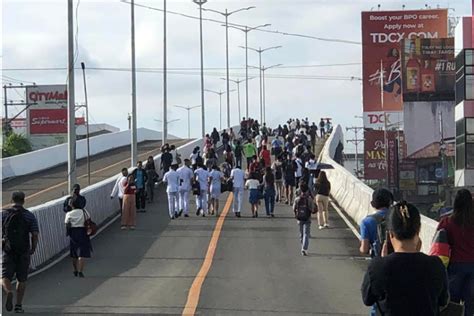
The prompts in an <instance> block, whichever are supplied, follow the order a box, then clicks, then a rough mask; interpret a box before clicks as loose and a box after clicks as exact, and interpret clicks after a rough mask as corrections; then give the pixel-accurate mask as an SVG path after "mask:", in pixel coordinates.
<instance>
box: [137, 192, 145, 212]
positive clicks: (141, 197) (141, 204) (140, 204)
mask: <svg viewBox="0 0 474 316" xmlns="http://www.w3.org/2000/svg"><path fill="white" fill-rule="evenodd" d="M135 199H136V200H135V206H136V207H137V211H138V210H144V209H145V203H146V201H145V200H146V198H145V188H141V189H138V188H137V191H136V193H135Z"/></svg>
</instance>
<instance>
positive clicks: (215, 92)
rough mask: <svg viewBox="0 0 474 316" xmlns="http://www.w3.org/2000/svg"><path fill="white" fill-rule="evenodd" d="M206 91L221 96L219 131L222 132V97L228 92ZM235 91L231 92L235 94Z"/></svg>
mask: <svg viewBox="0 0 474 316" xmlns="http://www.w3.org/2000/svg"><path fill="white" fill-rule="evenodd" d="M224 80H226V79H224ZM204 91H207V92H210V93H214V94H217V95H218V96H219V130H221V131H222V95H223V94H225V93H226V92H225V91H222V90H219V91H213V90H209V89H206V90H204ZM234 91H235V90H230V92H234Z"/></svg>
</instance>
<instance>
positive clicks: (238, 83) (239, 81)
mask: <svg viewBox="0 0 474 316" xmlns="http://www.w3.org/2000/svg"><path fill="white" fill-rule="evenodd" d="M253 78H254V77H252V78H249V79H247V80H245V79H242V80H240V79H237V80H234V79H229V81H232V82H233V83H235V84H237V103H238V109H239V111H238V112H239V119H240V118H241V117H242V116H241V111H240V110H241V108H240V84H241V83H242V82H244V81H245V82H248V81H249V80H252V79H253ZM221 79H222V80H227V79H225V78H221ZM232 91H235V90H232ZM232 91H231V92H232Z"/></svg>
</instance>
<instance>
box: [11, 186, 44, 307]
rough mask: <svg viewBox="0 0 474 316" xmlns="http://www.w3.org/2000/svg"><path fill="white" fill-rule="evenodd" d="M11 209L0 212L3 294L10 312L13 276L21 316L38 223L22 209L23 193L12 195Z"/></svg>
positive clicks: (30, 214) (16, 305)
mask: <svg viewBox="0 0 474 316" xmlns="http://www.w3.org/2000/svg"><path fill="white" fill-rule="evenodd" d="M12 203H13V205H12V207H11V208H9V209H7V210H4V211H3V212H2V249H3V262H2V285H3V290H4V291H5V293H6V298H5V309H6V310H7V311H8V312H10V311H12V310H13V287H12V280H13V277H15V276H16V280H17V282H18V284H17V287H16V288H17V292H16V304H15V313H24V310H23V307H22V301H23V296H24V295H25V290H26V281H27V279H28V270H29V267H30V257H31V256H32V255H33V254H34V253H35V251H36V247H37V245H38V234H39V229H38V221H37V220H36V217H35V215H34V214H33V213H31V212H30V211H28V210H26V209H25V208H23V205H24V204H25V193H23V192H20V191H19V192H13V194H12Z"/></svg>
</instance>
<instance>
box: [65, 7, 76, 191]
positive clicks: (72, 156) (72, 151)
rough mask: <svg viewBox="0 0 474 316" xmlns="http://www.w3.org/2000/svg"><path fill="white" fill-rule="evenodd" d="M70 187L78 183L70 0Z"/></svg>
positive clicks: (72, 13)
mask: <svg viewBox="0 0 474 316" xmlns="http://www.w3.org/2000/svg"><path fill="white" fill-rule="evenodd" d="M67 11H68V12H67V13H68V25H67V26H68V89H67V94H68V106H67V114H68V121H67V129H68V163H67V165H68V173H67V174H68V187H69V192H71V191H72V187H73V186H74V184H75V183H76V181H77V178H76V119H75V117H76V115H75V111H76V103H75V95H74V27H73V25H74V21H73V19H74V9H73V0H68V6H67Z"/></svg>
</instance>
